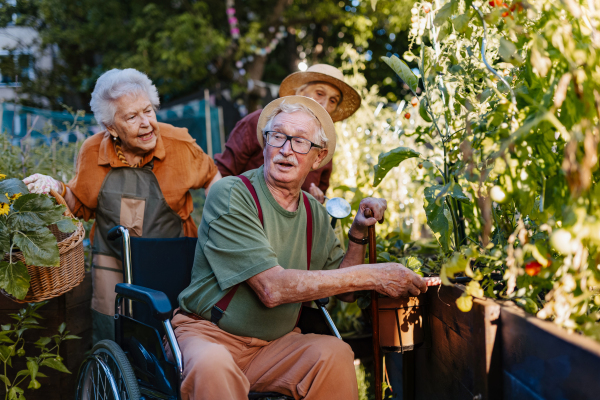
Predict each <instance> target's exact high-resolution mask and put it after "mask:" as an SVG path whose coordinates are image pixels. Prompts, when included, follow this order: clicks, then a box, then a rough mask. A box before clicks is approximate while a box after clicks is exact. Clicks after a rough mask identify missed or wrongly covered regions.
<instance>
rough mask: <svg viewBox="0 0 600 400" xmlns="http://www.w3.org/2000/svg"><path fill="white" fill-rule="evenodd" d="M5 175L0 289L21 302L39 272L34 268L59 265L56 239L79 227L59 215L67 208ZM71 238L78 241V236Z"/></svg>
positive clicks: (0, 202)
mask: <svg viewBox="0 0 600 400" xmlns="http://www.w3.org/2000/svg"><path fill="white" fill-rule="evenodd" d="M5 178H6V177H5V175H1V174H0V179H1V180H0V252H1V253H2V254H3V255H4V256H3V260H2V261H0V289H1V290H2V291H3V293H4V294H7V295H9V296H10V297H12V298H13V299H16V300H21V301H22V300H24V299H25V298H26V296H27V294H28V291H29V289H30V283H31V279H32V275H36V279H37V275H38V272H39V271H38V270H34V269H35V268H38V269H39V267H60V265H61V250H59V246H58V242H57V238H58V239H59V240H64V239H66V238H69V237H71V236H73V235H71V234H69V233H71V232H74V231H76V233H80V231H82V229H83V228H82V227H81V223H79V222H78V221H77V220H76V219H74V218H72V215H70V214H69V216H65V215H63V214H64V213H65V210H66V209H67V207H66V206H65V205H62V204H57V202H56V200H55V199H54V198H53V197H50V196H47V195H42V194H35V193H29V191H28V190H27V186H25V184H24V183H23V182H22V181H21V180H19V179H14V178H13V179H5ZM63 202H64V200H63ZM78 236H81V235H78ZM74 239H79V242H81V239H82V238H74ZM76 244H78V243H72V245H70V246H69V247H71V248H70V249H69V250H72V249H73V248H77V246H76ZM81 250H82V249H81ZM45 269H48V268H45ZM82 271H83V270H82ZM48 272H50V273H51V271H44V270H42V272H40V273H39V274H41V275H44V276H46V275H48ZM81 277H82V278H83V275H82V276H81ZM40 279H44V278H40ZM55 280H56V279H55ZM80 281H81V280H79V282H80ZM59 284H60V285H64V282H63V283H60V282H59ZM50 286H52V285H50ZM71 287H72V286H71ZM55 289H56V288H51V289H50V290H51V291H53V290H54V291H55ZM54 295H56V293H52V296H50V297H54ZM34 301H39V300H37V299H34Z"/></svg>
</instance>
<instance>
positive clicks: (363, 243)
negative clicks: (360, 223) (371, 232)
mask: <svg viewBox="0 0 600 400" xmlns="http://www.w3.org/2000/svg"><path fill="white" fill-rule="evenodd" d="M348 239H350V241H351V242H354V243H356V244H362V245H365V244H367V243H369V237H368V236H367V237H365V238H362V239H359V238H357V237H354V236H352V234H351V233H350V230H348Z"/></svg>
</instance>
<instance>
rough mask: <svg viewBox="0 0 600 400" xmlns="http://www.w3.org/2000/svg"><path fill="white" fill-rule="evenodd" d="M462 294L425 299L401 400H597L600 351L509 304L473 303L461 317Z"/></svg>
mask: <svg viewBox="0 0 600 400" xmlns="http://www.w3.org/2000/svg"><path fill="white" fill-rule="evenodd" d="M461 293H462V292H461V290H460V289H459V288H456V287H442V288H441V289H440V290H439V292H438V291H437V290H429V291H428V292H427V293H426V295H425V298H426V301H427V304H428V308H427V310H426V313H427V315H428V318H427V322H426V324H427V325H426V326H425V330H426V339H425V343H424V345H423V346H421V347H419V348H417V349H416V350H414V351H412V352H406V353H405V354H404V356H403V361H404V362H403V364H404V368H403V370H404V388H403V392H404V400H412V399H418V400H421V399H436V400H444V399H448V400H460V399H468V400H473V399H478V400H484V399H506V400H513V399H526V400H528V399H557V400H558V399H598V398H600V394H599V393H600V379H598V371H600V343H598V342H595V341H593V340H591V339H589V338H586V337H583V336H581V335H578V334H568V333H567V332H566V331H564V330H563V329H561V328H559V327H557V326H556V325H554V324H552V323H551V322H547V321H542V320H540V319H537V318H535V317H533V316H529V315H526V314H525V313H524V312H523V311H522V310H521V309H520V308H518V307H517V306H515V305H514V304H512V303H503V304H501V303H499V302H495V301H492V300H475V301H474V304H473V309H472V310H471V311H470V312H468V313H463V312H461V311H460V310H458V308H457V307H456V305H455V303H454V301H455V300H456V298H458V297H459V296H460V295H461Z"/></svg>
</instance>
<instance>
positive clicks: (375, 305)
mask: <svg viewBox="0 0 600 400" xmlns="http://www.w3.org/2000/svg"><path fill="white" fill-rule="evenodd" d="M365 217H367V218H371V217H373V211H371V210H370V209H368V208H367V209H365ZM376 246H377V238H376V237H375V225H372V226H369V264H375V263H376V262H377V254H376V249H377V248H376ZM371 320H372V322H373V364H374V365H375V399H376V400H381V398H382V393H381V381H382V377H381V355H380V354H379V293H377V291H375V290H373V291H372V292H371Z"/></svg>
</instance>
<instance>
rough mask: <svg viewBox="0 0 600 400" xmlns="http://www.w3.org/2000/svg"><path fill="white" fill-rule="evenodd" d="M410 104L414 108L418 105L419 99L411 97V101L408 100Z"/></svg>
mask: <svg viewBox="0 0 600 400" xmlns="http://www.w3.org/2000/svg"><path fill="white" fill-rule="evenodd" d="M410 104H412V106H413V107H416V106H417V104H419V99H417V98H416V97H413V98H412V99H410Z"/></svg>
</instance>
